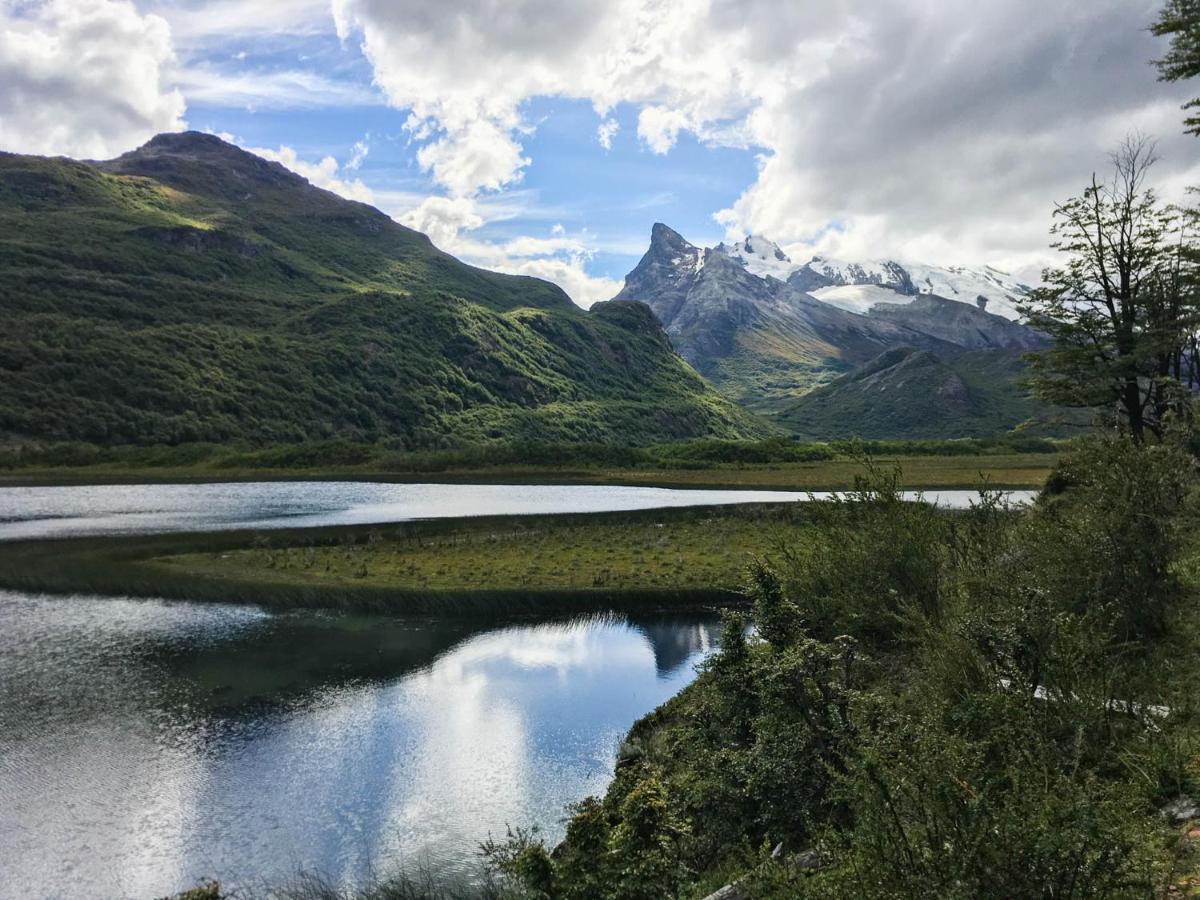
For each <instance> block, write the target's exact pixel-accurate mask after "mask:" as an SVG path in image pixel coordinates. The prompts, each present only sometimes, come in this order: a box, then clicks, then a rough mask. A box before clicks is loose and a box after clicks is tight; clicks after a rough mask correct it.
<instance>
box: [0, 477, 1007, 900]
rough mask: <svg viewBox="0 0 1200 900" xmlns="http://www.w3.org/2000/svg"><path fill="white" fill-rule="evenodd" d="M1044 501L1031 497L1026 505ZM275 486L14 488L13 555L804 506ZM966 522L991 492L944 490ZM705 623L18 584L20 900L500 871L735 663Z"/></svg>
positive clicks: (2, 508) (9, 720) (8, 761)
mask: <svg viewBox="0 0 1200 900" xmlns="http://www.w3.org/2000/svg"><path fill="white" fill-rule="evenodd" d="M1024 496H1026V495H1025V494H1022V493H1020V492H1018V493H1016V494H1014V495H1013V498H1014V499H1016V500H1021V499H1023V498H1024ZM806 497H807V495H806V494H800V493H786V492H771V491H710V490H703V491H678V490H664V489H659V488H645V487H601V486H524V485H520V486H511V485H504V486H498V485H449V484H442V485H437V484H379V483H371V482H265V483H236V484H195V485H106V486H100V487H45V488H0V540H15V539H22V538H34V537H72V536H79V535H89V534H117V533H135V532H137V533H149V532H162V531H180V530H189V531H196V530H212V529H225V528H245V527H253V528H270V527H283V526H316V525H333V524H351V523H368V522H389V521H402V520H406V519H419V518H435V517H446V516H466V515H488V514H521V513H554V512H588V511H600V510H625V509H644V508H653V507H667V506H685V505H702V504H717V503H744V502H760V501H772V500H775V501H778V500H802V499H806ZM928 497H929V499H931V500H933V501H934V502H939V503H942V504H945V505H951V506H963V505H965V504H966V503H967V502H968V501H969V500H970V499H972V498H973V497H974V494H973V493H971V492H967V491H947V492H940V493H939V492H935V493H931V494H930V495H928ZM716 627H717V623H716V620H715V618H714V617H712V616H710V615H708V614H705V613H695V614H692V615H684V616H674V617H665V618H664V617H653V618H648V619H644V620H637V621H633V620H630V619H628V618H615V617H593V618H586V619H578V620H573V621H563V622H553V623H541V624H527V625H521V626H519V627H505V628H496V627H488V628H482V627H475V626H472V625H470V624H469V623H464V622H432V621H428V620H425V621H413V620H402V619H397V618H390V617H384V616H366V615H358V614H332V613H321V612H313V611H306V612H289V613H283V614H280V613H269V612H265V611H263V610H260V609H257V608H254V607H245V606H202V605H193V604H187V603H167V602H162V601H132V600H124V599H114V598H99V597H68V598H47V597H40V596H31V595H28V594H21V593H11V592H10V593H6V592H0V900H8V898H14V900H15V898H22V900H27V898H38V897H55V898H75V897H79V898H84V897H86V898H89V900H90V898H96V897H105V898H108V897H155V896H162V895H164V894H167V893H170V892H173V891H177V890H181V889H183V888H186V887H189V886H191V885H193V884H195V883H196V881H197V880H199V879H201V878H205V877H216V878H220V879H221V880H222V882H223V883H225V884H226V885H227V886H237V885H238V884H245V883H247V882H251V883H259V884H261V883H262V882H263V881H266V882H272V881H275V882H278V881H280V880H284V879H287V878H288V877H289V876H291V875H294V874H295V873H296V871H297V870H299V869H300V868H302V867H303V868H307V869H310V870H317V871H320V872H322V873H324V874H326V875H327V876H329V877H331V878H333V879H335V880H337V881H339V882H341V883H343V884H345V885H353V884H356V883H361V882H362V881H363V880H364V879H365V878H367V877H368V875H369V874H370V873H371V872H372V871H373V870H383V871H387V870H388V869H389V868H390V867H392V866H395V865H397V864H401V863H403V864H405V865H407V866H409V867H422V866H424V867H427V868H429V869H430V870H432V871H434V872H435V873H438V874H440V875H450V876H469V875H470V874H472V873H474V872H475V871H476V868H475V867H476V863H477V859H476V856H475V850H476V847H477V845H478V842H479V841H480V840H482V839H484V838H486V837H487V835H488V834H489V832H490V833H492V834H495V835H498V836H499V835H502V834H503V833H504V830H505V826H506V825H507V824H512V825H525V826H528V825H534V824H536V825H539V826H541V827H542V828H543V829H544V831H545V832H546V833H547V836H548V838H549V839H550V840H556V839H557V838H558V837H559V836H560V835H561V833H562V821H561V820H562V816H563V808H564V806H565V805H566V804H567V803H571V802H574V801H578V800H580V799H582V798H583V797H585V796H587V795H588V794H592V793H599V792H602V791H603V790H604V788H605V787H606V786H607V783H608V781H609V779H610V777H611V774H612V767H613V762H614V755H615V752H616V748H617V746H618V743H619V741H620V739H621V737H622V736H623V735H624V734H625V732H626V731H627V730H628V728H629V726H630V725H631V724H632V723H633V722H634V720H636V719H637V718H638V717H640V716H641V715H643V714H644V713H646V712H648V711H650V710H651V709H653V708H654V707H656V706H658V705H659V704H660V703H662V702H663V701H664V700H666V699H667V698H668V697H670V696H672V695H673V694H675V693H676V692H678V691H679V690H680V689H681V688H682V687H683V686H684V685H686V684H687V683H688V682H689V681H690V680H691V679H692V677H693V676H694V666H695V663H696V662H697V661H698V660H699V659H701V658H702V657H703V655H704V654H705V653H706V652H708V650H709V649H710V648H711V646H712V642H713V640H714V636H715V633H716Z"/></svg>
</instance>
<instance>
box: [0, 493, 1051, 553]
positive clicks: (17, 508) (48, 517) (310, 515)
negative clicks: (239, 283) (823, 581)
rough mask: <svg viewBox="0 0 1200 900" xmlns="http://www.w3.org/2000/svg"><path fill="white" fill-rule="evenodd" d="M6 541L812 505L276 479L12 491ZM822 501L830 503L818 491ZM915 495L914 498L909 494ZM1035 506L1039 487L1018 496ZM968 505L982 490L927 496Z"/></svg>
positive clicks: (797, 496)
mask: <svg viewBox="0 0 1200 900" xmlns="http://www.w3.org/2000/svg"><path fill="white" fill-rule="evenodd" d="M3 491H4V500H5V505H6V509H5V514H4V516H3V518H0V539H9V540H11V539H16V538H33V537H48V536H55V535H80V534H118V533H126V532H134V533H141V534H145V533H152V532H166V531H196V530H200V531H211V530H221V529H228V528H286V527H313V526H318V525H351V524H369V523H386V522H403V521H411V520H414V519H440V518H447V517H454V518H457V517H461V516H486V515H521V514H535V513H582V512H597V511H601V510H610V511H619V510H634V509H658V508H668V507H679V506H705V505H710V504H714V505H716V504H728V503H773V502H787V501H803V500H807V499H808V497H809V495H808V494H807V493H804V492H797V491H771V490H713V489H705V488H690V489H672V488H656V487H639V486H630V485H553V484H550V485H494V484H385V483H375V482H361V481H340V482H339V481H326V482H305V481H275V482H240V483H224V484H221V483H217V484H157V485H154V484H150V485H147V484H132V485H113V484H110V485H92V486H87V487H12V488H4V489H3ZM814 496H817V497H827V496H829V494H828V493H823V492H818V493H817V494H815V495H814ZM906 496H909V497H913V496H915V494H913V493H912V492H909V493H908V494H907V495H906ZM1009 496H1010V497H1012V498H1013V499H1014V500H1017V501H1020V500H1028V499H1030V498H1031V497H1032V496H1033V493H1032V492H1030V491H1014V492H1010V493H1009ZM924 497H925V499H927V500H928V501H929V502H931V503H938V504H940V505H944V506H952V507H963V506H966V505H967V503H969V502H970V501H972V500H976V499H978V494H977V492H975V491H962V490H958V491H955V490H951V491H927V492H926V493H925V495H924Z"/></svg>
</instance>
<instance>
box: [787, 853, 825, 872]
mask: <svg viewBox="0 0 1200 900" xmlns="http://www.w3.org/2000/svg"><path fill="white" fill-rule="evenodd" d="M792 864H793V865H794V866H795V867H796V868H797V869H819V868H821V867H822V866H823V865H824V862H823V861H822V860H821V853H820V851H818V850H805V851H804V852H803V853H797V854H796V855H795V856H793V857H792Z"/></svg>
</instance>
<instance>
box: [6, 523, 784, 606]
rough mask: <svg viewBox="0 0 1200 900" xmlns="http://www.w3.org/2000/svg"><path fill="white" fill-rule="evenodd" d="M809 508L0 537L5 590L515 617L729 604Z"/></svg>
mask: <svg viewBox="0 0 1200 900" xmlns="http://www.w3.org/2000/svg"><path fill="white" fill-rule="evenodd" d="M802 515H803V511H802V510H801V509H800V508H798V507H797V506H795V505H792V504H787V505H784V504H780V505H756V506H755V505H751V506H742V507H692V508H687V509H669V510H639V511H635V512H617V513H591V514H586V515H562V516H497V517H480V518H477V519H458V520H434V521H428V522H407V523H403V524H395V525H382V526H381V525H375V526H350V527H335V528H304V529H286V530H284V529H280V530H274V531H269V532H250V531H240V532H237V531H230V532H212V533H203V534H179V535H156V536H148V537H142V536H138V537H97V538H82V539H70V540H37V541H13V542H6V543H0V588H9V589H13V590H27V591H43V592H47V593H60V594H71V593H89V594H102V595H119V596H133V597H167V598H171V599H178V600H193V601H199V602H218V603H255V604H260V605H263V606H271V607H279V608H287V607H317V608H342V609H363V610H372V611H378V612H387V613H392V614H398V615H414V616H434V615H436V616H467V617H496V618H505V619H507V618H512V617H523V616H553V615H563V614H570V613H578V612H591V611H595V610H601V609H610V610H623V611H646V610H658V609H670V608H683V607H689V606H706V605H713V604H725V605H727V604H729V603H731V602H738V600H739V594H738V592H737V587H738V585H739V583H740V577H741V572H742V570H743V569H744V568H745V566H746V564H747V563H748V562H749V560H750V554H751V553H752V552H754V551H755V550H756V549H757V548H761V547H762V546H763V545H764V543H765V542H766V541H767V539H768V538H769V536H770V535H771V534H773V533H775V532H776V531H778V530H781V529H795V528H799V527H801V525H800V522H801V517H802ZM610 549H611V551H612V552H611V553H610V552H608V551H609V550H610ZM327 566H328V570H327V569H326V567H327Z"/></svg>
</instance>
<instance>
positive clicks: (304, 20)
mask: <svg viewBox="0 0 1200 900" xmlns="http://www.w3.org/2000/svg"><path fill="white" fill-rule="evenodd" d="M143 8H145V9H149V10H151V11H153V12H155V13H157V14H158V15H160V16H162V17H163V18H164V19H166V20H167V21H168V22H169V23H170V24H171V33H172V34H173V35H174V36H175V40H176V43H177V45H179V46H185V47H186V46H196V45H200V44H204V43H208V42H224V41H225V40H228V39H229V38H230V37H237V38H240V39H246V38H256V39H261V38H263V37H278V36H279V35H285V34H286V35H313V34H321V33H327V32H329V31H330V30H331V26H332V23H331V20H330V14H329V0H287V2H280V0H273V2H269V3H267V2H263V0H146V2H145V5H144V6H143Z"/></svg>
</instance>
